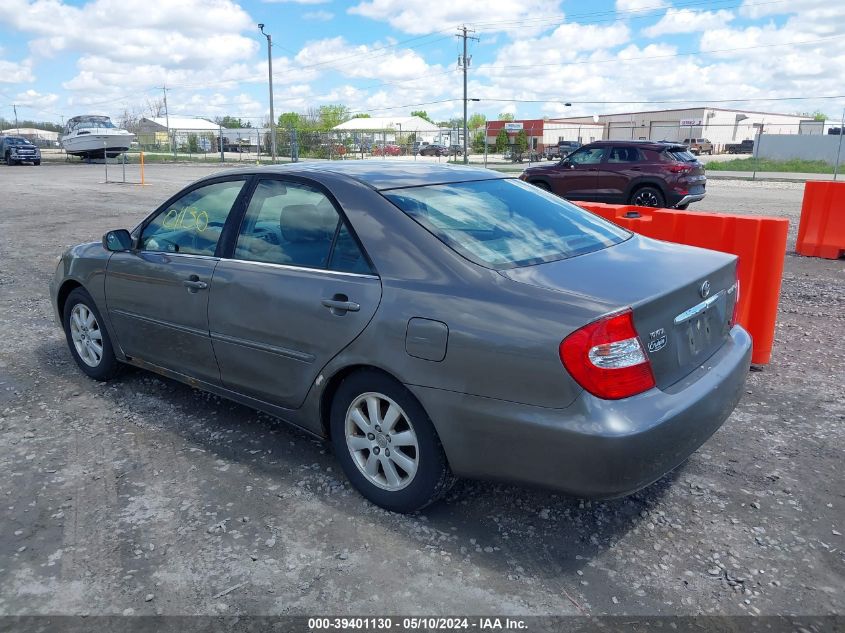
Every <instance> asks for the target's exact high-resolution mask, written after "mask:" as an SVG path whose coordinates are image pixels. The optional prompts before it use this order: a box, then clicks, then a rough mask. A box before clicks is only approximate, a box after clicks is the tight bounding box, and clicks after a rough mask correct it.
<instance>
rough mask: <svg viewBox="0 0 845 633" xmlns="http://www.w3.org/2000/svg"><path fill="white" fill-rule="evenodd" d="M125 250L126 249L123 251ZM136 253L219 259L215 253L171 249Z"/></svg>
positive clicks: (138, 251) (137, 252) (138, 252)
mask: <svg viewBox="0 0 845 633" xmlns="http://www.w3.org/2000/svg"><path fill="white" fill-rule="evenodd" d="M123 252H126V251H123ZM135 253H136V254H138V255H167V256H169V257H190V258H192V259H213V260H215V261H220V258H219V257H217V256H216V255H200V254H194V253H175V252H173V251H147V250H137V251H135Z"/></svg>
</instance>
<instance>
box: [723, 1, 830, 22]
mask: <svg viewBox="0 0 845 633" xmlns="http://www.w3.org/2000/svg"><path fill="white" fill-rule="evenodd" d="M835 4H836V3H835V2H830V0H788V1H783V2H760V0H743V2H742V5H741V6H740V9H739V13H740V15H742V16H743V17H746V18H755V19H756V18H762V17H765V16H769V15H788V14H790V13H801V12H806V11H815V10H817V9H826V8H828V7H830V6H831V5H835Z"/></svg>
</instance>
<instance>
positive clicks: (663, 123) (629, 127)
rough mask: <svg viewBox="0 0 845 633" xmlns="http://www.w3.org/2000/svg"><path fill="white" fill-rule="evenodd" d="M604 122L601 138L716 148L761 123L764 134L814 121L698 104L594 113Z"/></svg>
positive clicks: (797, 129) (806, 128)
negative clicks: (692, 141)
mask: <svg viewBox="0 0 845 633" xmlns="http://www.w3.org/2000/svg"><path fill="white" fill-rule="evenodd" d="M597 118H598V123H599V124H601V125H602V126H604V133H603V137H604V138H605V139H610V140H616V139H641V140H645V139H651V140H655V141H661V140H666V141H682V140H684V139H688V138H706V139H709V140H710V142H712V143H713V144H714V146H715V147H716V150H717V151H719V150H721V149H722V147H723V146H724V145H725V144H726V143H739V142H740V141H744V140H746V139H754V138H755V136H756V135H757V133H758V130H759V129H760V126H762V127H763V133H764V134H810V133H818V132H811V130H812V128H813V126H814V125H818V124H817V123H815V122H814V121H813V120H812V118H809V117H806V116H799V115H794V114H775V113H771V112H752V111H748V110H729V109H724V108H711V107H707V106H701V107H696V108H682V109H678V110H648V111H644V112H623V113H621V114H602V115H598V117H597ZM594 120H595V118H594V117H591V116H586V117H568V118H563V119H552V120H551V121H550V123H556V124H559V125H567V126H572V125H578V124H590V123H593V122H594Z"/></svg>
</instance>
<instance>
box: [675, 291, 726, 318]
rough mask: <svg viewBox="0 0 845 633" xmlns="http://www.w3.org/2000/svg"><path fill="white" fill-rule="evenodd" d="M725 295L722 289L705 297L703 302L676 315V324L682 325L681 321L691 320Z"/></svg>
mask: <svg viewBox="0 0 845 633" xmlns="http://www.w3.org/2000/svg"><path fill="white" fill-rule="evenodd" d="M724 296H725V291H724V290H720V291H719V292H717V293H716V294H714V295H713V296H712V297H709V298H707V299H705V300H704V301H702V302H701V303H698V304H696V305H694V306H693V307H691V308H690V309H689V310H684V311H683V312H681V313H680V314H679V315H678V316H676V317H675V325H680V324H681V323H684V322H686V321H689V320H690V319H692V318H693V317H695V316H697V315H699V314H701V313H702V312H704V311H705V310H706V309H707V308H709V307H710V306H711V305H713V304H714V303H716V302H717V301H718V300H719V299H721V298H722V297H724Z"/></svg>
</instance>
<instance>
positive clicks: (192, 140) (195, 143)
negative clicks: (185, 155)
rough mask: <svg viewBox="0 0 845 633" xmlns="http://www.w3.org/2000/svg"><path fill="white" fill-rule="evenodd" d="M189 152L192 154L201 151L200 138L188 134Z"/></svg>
mask: <svg viewBox="0 0 845 633" xmlns="http://www.w3.org/2000/svg"><path fill="white" fill-rule="evenodd" d="M188 151H189V152H191V153H192V154H196V153H197V152H199V151H200V143H199V138H198V137H197V135H196V134H194V133H191V134H188Z"/></svg>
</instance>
